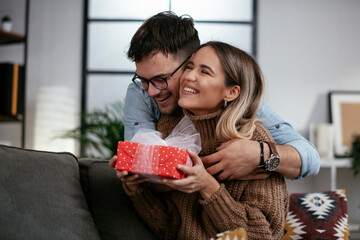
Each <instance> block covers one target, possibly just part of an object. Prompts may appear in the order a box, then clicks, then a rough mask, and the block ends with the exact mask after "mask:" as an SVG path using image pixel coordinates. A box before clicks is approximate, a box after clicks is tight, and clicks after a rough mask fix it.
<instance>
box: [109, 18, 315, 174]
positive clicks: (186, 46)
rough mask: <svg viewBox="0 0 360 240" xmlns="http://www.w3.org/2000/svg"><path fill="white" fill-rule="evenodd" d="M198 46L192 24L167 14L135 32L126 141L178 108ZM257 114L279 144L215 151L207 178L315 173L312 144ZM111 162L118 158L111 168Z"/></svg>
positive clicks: (236, 142)
mask: <svg viewBox="0 0 360 240" xmlns="http://www.w3.org/2000/svg"><path fill="white" fill-rule="evenodd" d="M199 45H200V41H199V37H198V33H197V30H196V29H195V28H194V23H193V20H192V19H191V18H189V17H178V16H176V15H175V14H174V13H171V12H163V13H159V14H157V15H155V16H153V17H151V18H149V19H148V20H147V21H145V22H144V24H143V25H142V26H141V27H140V28H139V29H138V31H137V32H136V33H135V35H134V36H133V38H132V40H131V45H130V48H129V51H128V57H129V59H131V60H133V61H135V64H136V74H135V76H134V78H133V83H132V84H130V85H129V88H128V91H127V95H126V101H125V110H124V116H125V119H124V122H125V139H126V140H130V139H131V138H132V137H133V135H134V134H135V133H136V131H137V130H139V129H140V128H148V129H156V123H157V120H158V119H159V118H160V116H161V114H171V113H173V112H174V111H176V110H177V109H178V108H179V106H178V104H177V102H178V98H179V78H180V76H181V74H182V72H183V65H184V64H185V62H186V60H187V59H188V57H189V56H191V54H192V53H194V52H195V51H196V50H197V48H198V47H199ZM256 115H257V117H258V118H260V119H262V124H263V125H264V126H265V127H266V128H268V130H269V131H270V132H271V134H272V136H273V138H274V140H275V141H276V143H277V144H278V145H276V146H273V147H270V146H268V145H267V144H264V145H263V146H261V148H260V146H259V143H258V142H256V141H251V140H246V139H233V140H230V141H228V142H225V143H223V144H222V145H221V146H220V147H219V148H218V149H217V150H218V152H217V153H214V154H212V155H209V156H206V157H203V158H202V160H203V162H204V164H206V165H209V166H210V167H208V168H207V171H208V172H209V173H210V174H218V178H219V179H220V180H231V179H239V180H247V179H261V178H265V177H268V176H269V174H270V173H271V171H277V172H279V173H281V174H282V175H283V176H285V177H287V178H304V177H306V176H308V175H315V174H317V172H318V170H319V166H320V158H319V155H318V153H317V151H316V149H315V147H314V146H313V145H312V144H311V143H310V142H308V141H307V140H306V139H305V138H303V137H302V136H301V135H300V134H298V133H297V132H296V131H294V129H293V128H292V127H291V125H290V124H288V123H286V122H284V121H283V120H282V119H281V118H280V117H279V116H278V115H277V114H276V113H275V112H273V110H272V109H271V108H270V107H269V106H268V105H267V104H266V103H263V104H262V105H261V107H260V109H259V110H258V111H257V114H256ZM261 149H263V153H261ZM271 153H272V154H273V155H271ZM261 154H263V157H260V156H261ZM279 156H281V161H280V162H279V160H280V157H279ZM115 160H116V156H114V157H113V158H112V159H111V162H110V165H113V163H114V161H115ZM118 176H119V177H123V176H124V175H121V174H120V175H118Z"/></svg>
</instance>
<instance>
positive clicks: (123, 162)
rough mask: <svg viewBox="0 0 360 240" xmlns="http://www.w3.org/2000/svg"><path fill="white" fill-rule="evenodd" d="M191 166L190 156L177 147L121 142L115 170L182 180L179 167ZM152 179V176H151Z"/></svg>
mask: <svg viewBox="0 0 360 240" xmlns="http://www.w3.org/2000/svg"><path fill="white" fill-rule="evenodd" d="M179 164H181V165H187V166H191V165H192V161H191V159H190V157H189V155H188V154H187V153H186V152H185V151H184V150H182V149H180V148H177V147H168V146H160V145H150V144H141V143H135V142H123V141H119V143H118V148H117V161H116V164H115V169H117V170H119V171H128V172H132V173H139V174H141V175H143V176H146V177H149V175H152V176H160V177H165V178H173V179H182V178H183V175H184V174H183V173H182V172H180V171H178V170H177V169H176V166H177V165H179ZM150 178H151V176H150Z"/></svg>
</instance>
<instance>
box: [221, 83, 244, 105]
mask: <svg viewBox="0 0 360 240" xmlns="http://www.w3.org/2000/svg"><path fill="white" fill-rule="evenodd" d="M239 95H240V86H239V85H235V86H231V87H228V88H227V90H226V95H225V98H224V101H227V102H231V101H234V100H235V99H236V98H237V97H238V96H239Z"/></svg>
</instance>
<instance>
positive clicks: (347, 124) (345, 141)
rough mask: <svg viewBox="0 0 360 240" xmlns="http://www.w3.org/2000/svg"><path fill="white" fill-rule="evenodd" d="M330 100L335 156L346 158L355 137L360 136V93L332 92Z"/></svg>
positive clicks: (329, 96) (330, 119) (330, 118)
mask: <svg viewBox="0 0 360 240" xmlns="http://www.w3.org/2000/svg"><path fill="white" fill-rule="evenodd" d="M328 100H329V121H330V123H332V124H333V140H334V141H333V143H334V155H335V157H346V156H348V154H349V150H350V146H351V143H352V141H353V137H354V135H360V91H331V92H329V94H328Z"/></svg>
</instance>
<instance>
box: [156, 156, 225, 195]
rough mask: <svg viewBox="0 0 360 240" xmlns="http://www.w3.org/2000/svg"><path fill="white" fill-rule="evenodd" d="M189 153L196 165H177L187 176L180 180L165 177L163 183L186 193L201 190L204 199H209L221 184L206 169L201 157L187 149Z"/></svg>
mask: <svg viewBox="0 0 360 240" xmlns="http://www.w3.org/2000/svg"><path fill="white" fill-rule="evenodd" d="M187 153H188V154H189V156H190V157H191V159H192V160H193V163H194V165H193V166H192V167H188V166H184V165H178V166H177V169H178V170H180V171H182V172H184V173H185V174H186V175H187V177H186V178H183V179H180V180H172V179H166V178H164V179H162V183H164V184H166V185H167V186H169V187H171V188H174V189H176V190H179V191H182V192H185V193H193V192H200V194H201V196H202V197H203V198H204V199H208V198H210V197H211V196H212V195H213V194H214V193H215V192H216V191H217V190H218V189H219V188H220V184H219V183H218V182H217V181H216V179H215V178H214V177H213V176H211V175H210V174H209V173H208V172H207V171H206V169H205V167H204V164H203V163H202V161H201V159H200V157H199V156H198V155H197V154H196V153H195V152H193V151H191V150H187Z"/></svg>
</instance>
